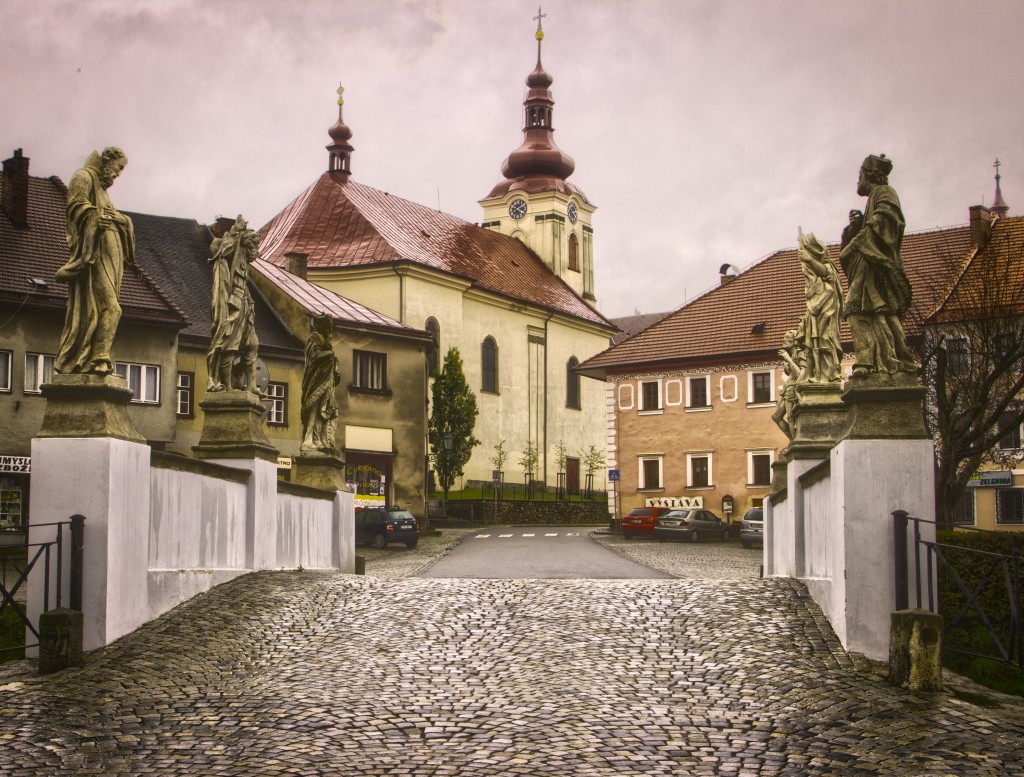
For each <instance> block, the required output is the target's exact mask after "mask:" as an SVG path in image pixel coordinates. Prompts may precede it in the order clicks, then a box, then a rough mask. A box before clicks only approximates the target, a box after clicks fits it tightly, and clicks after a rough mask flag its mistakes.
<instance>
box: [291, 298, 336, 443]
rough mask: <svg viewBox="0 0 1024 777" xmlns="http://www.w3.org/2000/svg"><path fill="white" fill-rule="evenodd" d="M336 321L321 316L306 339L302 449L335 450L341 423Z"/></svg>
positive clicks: (303, 376) (303, 377) (303, 374)
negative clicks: (334, 334) (334, 339)
mask: <svg viewBox="0 0 1024 777" xmlns="http://www.w3.org/2000/svg"><path fill="white" fill-rule="evenodd" d="M333 327H334V322H333V321H332V319H331V317H330V316H327V315H321V316H317V317H316V319H315V320H314V323H313V329H312V331H311V332H310V334H309V339H308V340H306V366H305V370H304V371H303V373H302V413H301V418H302V444H301V446H300V450H301V451H319V452H322V453H334V452H335V448H334V431H335V427H336V425H337V422H338V402H337V399H336V398H335V386H337V385H338V383H340V382H341V373H339V372H338V359H337V357H336V356H335V355H334V347H333V345H332V344H331V333H332V331H333Z"/></svg>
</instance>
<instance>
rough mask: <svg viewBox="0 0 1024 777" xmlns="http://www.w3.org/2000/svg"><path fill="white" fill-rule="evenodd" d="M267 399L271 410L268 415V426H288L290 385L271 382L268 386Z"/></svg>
mask: <svg viewBox="0 0 1024 777" xmlns="http://www.w3.org/2000/svg"><path fill="white" fill-rule="evenodd" d="M267 399H269V400H270V410H269V412H268V413H267V424H269V425H270V426H287V425H288V384H287V383H281V382H278V381H271V382H270V383H268V384H267Z"/></svg>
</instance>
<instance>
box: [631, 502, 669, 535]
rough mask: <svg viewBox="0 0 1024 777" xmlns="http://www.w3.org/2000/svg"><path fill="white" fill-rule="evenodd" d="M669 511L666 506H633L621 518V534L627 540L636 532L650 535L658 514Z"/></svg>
mask: <svg viewBox="0 0 1024 777" xmlns="http://www.w3.org/2000/svg"><path fill="white" fill-rule="evenodd" d="M668 512H671V510H670V508H668V507H634V508H633V509H632V510H630V511H629V515H627V516H625V517H624V518H623V519H622V536H623V537H625V538H626V539H627V540H628V539H630V538H631V537H635V536H636V535H638V534H643V535H644V536H647V537H649V536H651V534H653V532H654V524H655V522H656V521H657V520H658V517H659V516H662V515H665V513H668Z"/></svg>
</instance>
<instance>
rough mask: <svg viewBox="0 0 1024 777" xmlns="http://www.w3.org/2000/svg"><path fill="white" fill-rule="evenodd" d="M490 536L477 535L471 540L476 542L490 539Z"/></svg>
mask: <svg viewBox="0 0 1024 777" xmlns="http://www.w3.org/2000/svg"><path fill="white" fill-rule="evenodd" d="M490 536H491V535H490V534H478V535H476V537H474V538H473V539H477V540H486V539H487V538H488V537H490Z"/></svg>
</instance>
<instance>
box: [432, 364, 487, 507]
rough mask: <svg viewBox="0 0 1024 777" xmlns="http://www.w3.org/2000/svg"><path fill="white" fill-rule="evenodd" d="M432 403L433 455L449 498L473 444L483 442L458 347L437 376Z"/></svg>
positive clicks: (445, 494)
mask: <svg viewBox="0 0 1024 777" xmlns="http://www.w3.org/2000/svg"><path fill="white" fill-rule="evenodd" d="M430 404H431V413H430V419H429V421H428V423H427V432H428V434H429V435H430V447H431V449H432V451H433V452H432V453H431V456H430V457H431V459H432V460H433V462H434V472H436V473H437V482H438V484H439V485H440V486H441V490H442V491H444V498H445V501H446V502H447V500H448V492H449V491H450V490H451V487H452V485H453V484H454V483H455V480H456V479H457V478H459V477H461V476H462V471H463V467H465V466H466V462H468V461H469V458H470V456H472V454H473V446H475V445H479V444H480V441H479V440H478V439H477V438H476V437H474V436H473V429H474V428H475V427H476V416H477V412H478V411H477V406H476V397H475V396H473V392H472V391H471V390H470V388H469V383H467V382H466V375H465V373H464V372H463V369H462V357H461V356H460V355H459V350H458V348H449V349H448V353H447V354H446V355H445V357H444V366H443V367H442V368H441V371H440V372H438V373H437V375H436V376H435V377H434V385H433V388H432V389H431V402H430ZM449 442H450V445H449Z"/></svg>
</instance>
